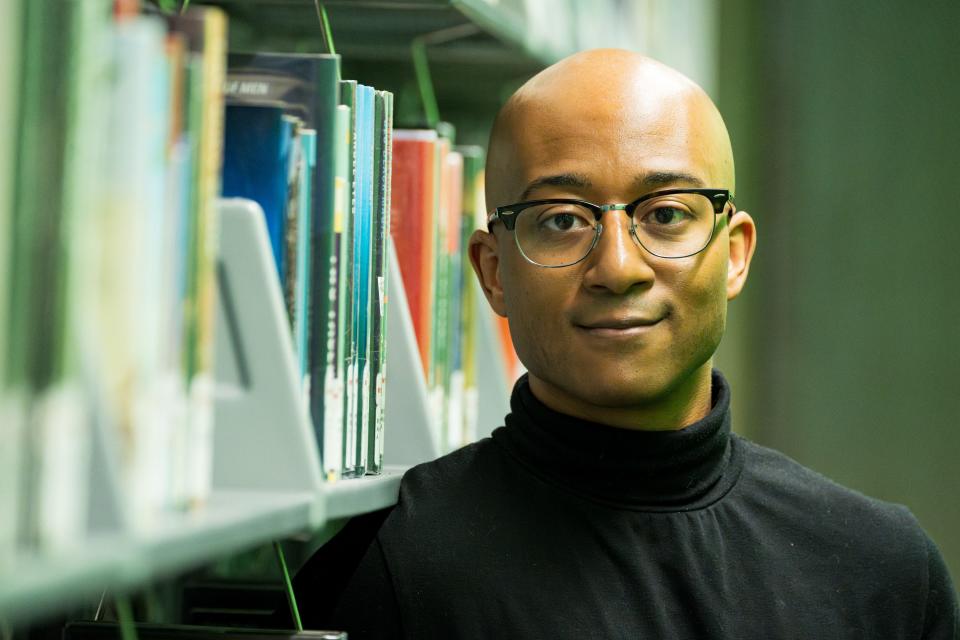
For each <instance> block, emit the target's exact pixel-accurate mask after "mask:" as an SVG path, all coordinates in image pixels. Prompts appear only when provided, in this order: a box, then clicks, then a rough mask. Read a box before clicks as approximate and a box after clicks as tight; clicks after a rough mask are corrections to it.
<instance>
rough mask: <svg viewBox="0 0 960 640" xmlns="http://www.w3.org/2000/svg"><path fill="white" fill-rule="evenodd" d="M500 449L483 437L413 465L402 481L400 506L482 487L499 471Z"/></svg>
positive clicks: (441, 499) (449, 497)
mask: <svg viewBox="0 0 960 640" xmlns="http://www.w3.org/2000/svg"><path fill="white" fill-rule="evenodd" d="M500 462H501V461H500V452H499V449H498V447H497V445H495V444H494V442H493V440H492V439H491V438H483V439H482V440H478V441H477V442H474V443H472V444H469V445H467V446H465V447H462V448H460V449H457V450H456V451H454V452H452V453H448V454H447V455H444V456H441V457H439V458H437V459H436V460H431V461H430V462H424V463H422V464H418V465H416V466H414V467H411V468H410V469H409V470H407V472H406V473H405V474H404V475H403V480H402V481H401V482H400V498H399V501H398V506H400V505H402V504H404V503H407V502H410V501H417V502H434V501H444V500H447V499H457V498H458V497H461V494H463V493H476V492H477V491H480V490H482V489H483V488H484V487H485V486H487V485H488V484H489V482H490V481H492V480H494V479H495V477H497V476H498V475H499V474H498V473H497V468H498V467H499V466H500Z"/></svg>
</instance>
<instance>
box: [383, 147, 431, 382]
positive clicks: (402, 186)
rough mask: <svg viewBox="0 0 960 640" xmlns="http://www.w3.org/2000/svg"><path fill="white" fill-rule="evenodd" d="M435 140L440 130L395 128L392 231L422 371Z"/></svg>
mask: <svg viewBox="0 0 960 640" xmlns="http://www.w3.org/2000/svg"><path fill="white" fill-rule="evenodd" d="M437 140H438V137H437V132H436V131H433V130H428V129H397V130H395V131H394V134H393V163H392V165H393V182H392V184H393V187H392V190H393V193H392V198H391V217H390V236H391V240H392V242H393V244H394V246H395V247H396V249H397V259H398V262H399V264H400V276H401V279H402V280H403V286H404V290H405V293H406V296H407V302H408V304H409V306H410V315H411V318H412V319H413V329H414V333H415V334H416V337H417V347H418V349H419V351H420V361H421V364H422V365H423V372H424V376H426V375H427V374H428V372H429V370H430V339H431V335H432V331H433V323H432V318H433V312H432V311H433V310H432V304H433V299H432V286H433V285H432V283H433V279H434V271H435V253H434V246H433V234H434V228H435V225H436V213H435V210H434V208H433V192H434V189H435V184H436V182H437V170H436V162H435V158H434V154H435V153H436V147H437Z"/></svg>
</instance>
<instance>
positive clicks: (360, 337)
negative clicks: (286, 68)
mask: <svg viewBox="0 0 960 640" xmlns="http://www.w3.org/2000/svg"><path fill="white" fill-rule="evenodd" d="M374 95H375V94H374V89H373V87H368V86H366V85H357V163H356V172H355V181H356V189H357V192H358V195H357V198H356V202H357V208H356V212H355V219H354V228H353V245H354V250H353V265H352V266H353V283H354V287H353V298H352V301H353V302H352V306H353V317H352V322H353V342H352V344H351V351H352V352H353V353H354V354H355V356H354V357H353V360H354V367H355V374H356V378H355V380H354V385H355V386H354V389H353V390H352V393H353V395H354V399H353V404H352V415H350V417H349V419H350V421H349V422H348V424H347V427H346V429H347V431H348V432H351V431H355V435H354V436H352V442H351V444H352V446H353V450H352V452H351V451H348V452H347V454H348V456H352V458H353V469H352V474H353V475H356V476H362V475H364V474H365V473H366V466H367V441H368V439H369V428H370V403H369V398H370V370H369V368H368V366H367V365H368V355H369V350H370V310H371V298H370V289H371V287H370V284H371V283H370V280H371V276H372V262H371V254H372V251H371V249H372V235H373V234H372V227H373V223H374V220H373V168H374V144H373V136H374V115H375V114H374V111H375V103H374ZM348 392H349V391H348ZM348 459H349V458H348Z"/></svg>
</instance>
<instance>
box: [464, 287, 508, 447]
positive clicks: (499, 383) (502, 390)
mask: <svg viewBox="0 0 960 640" xmlns="http://www.w3.org/2000/svg"><path fill="white" fill-rule="evenodd" d="M471 284H472V285H473V286H470V287H469V289H470V293H468V294H467V295H473V296H474V309H475V313H476V314H477V320H476V321H477V344H476V346H475V348H476V350H477V360H476V362H477V395H478V397H479V398H480V406H479V410H478V411H477V439H480V438H485V437H487V436H489V435H490V434H491V433H492V432H493V430H494V429H496V428H497V427H499V426H502V425H503V418H504V416H506V415H507V413H509V412H510V390H511V388H512V387H513V382H514V381H513V380H507V369H506V364H505V363H504V362H503V356H502V354H503V349H502V347H501V346H500V336H498V335H497V327H496V325H495V324H494V318H493V312H492V311H491V310H490V304H489V303H488V302H487V299H486V297H484V295H483V291H482V290H481V289H480V285H479V284H478V283H476V282H472V283H471Z"/></svg>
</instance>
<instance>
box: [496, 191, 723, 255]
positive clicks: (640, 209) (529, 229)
mask: <svg viewBox="0 0 960 640" xmlns="http://www.w3.org/2000/svg"><path fill="white" fill-rule="evenodd" d="M611 213H612V214H613V215H623V214H622V213H621V212H620V211H613V212H611ZM632 218H633V229H634V233H635V236H636V239H637V240H638V241H639V242H640V244H641V245H642V246H643V247H644V248H645V249H646V250H647V251H649V252H650V253H652V254H654V255H656V256H659V257H662V258H682V257H685V256H689V255H692V254H695V253H697V252H699V251H701V250H702V249H703V248H704V247H706V245H707V243H708V242H710V237H711V236H712V234H713V225H714V221H715V218H714V208H713V203H712V202H711V201H710V199H709V198H708V197H707V196H705V195H703V194H698V193H678V194H669V195H664V196H658V197H656V198H652V199H650V200H645V201H643V202H641V203H640V204H639V205H638V206H637V207H636V208H635V209H634V211H633V216H632ZM514 233H515V235H516V242H517V246H518V247H519V249H520V251H521V252H522V253H523V255H524V256H525V257H526V258H527V259H528V260H530V261H531V262H534V263H536V264H539V265H542V266H545V267H559V266H565V265H570V264H574V263H576V262H579V261H580V260H582V259H583V258H585V257H586V256H587V254H588V253H590V250H591V249H592V248H593V246H594V244H596V240H597V234H598V227H597V221H596V216H595V215H594V212H593V211H592V210H591V209H590V208H589V207H585V206H583V205H577V204H569V203H547V204H538V205H533V206H530V207H527V208H526V209H523V210H522V211H520V212H519V213H518V214H517V219H516V226H515V228H514Z"/></svg>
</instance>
